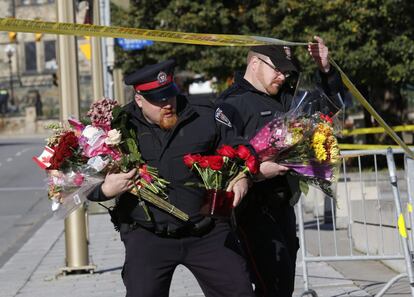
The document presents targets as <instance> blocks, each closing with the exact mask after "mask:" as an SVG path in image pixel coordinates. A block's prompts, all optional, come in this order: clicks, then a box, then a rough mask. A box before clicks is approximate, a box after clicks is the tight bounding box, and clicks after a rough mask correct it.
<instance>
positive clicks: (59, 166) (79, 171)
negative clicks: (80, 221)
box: [33, 98, 188, 221]
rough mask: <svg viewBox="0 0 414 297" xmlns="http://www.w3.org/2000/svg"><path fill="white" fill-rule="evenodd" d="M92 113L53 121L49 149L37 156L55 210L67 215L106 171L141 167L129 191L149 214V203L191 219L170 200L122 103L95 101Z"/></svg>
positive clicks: (180, 216) (183, 218) (108, 100)
mask: <svg viewBox="0 0 414 297" xmlns="http://www.w3.org/2000/svg"><path fill="white" fill-rule="evenodd" d="M87 116H88V118H86V119H84V120H82V121H78V120H76V119H70V120H69V121H68V124H69V125H67V126H63V125H60V124H59V125H53V126H52V127H51V128H52V129H53V131H54V133H53V135H52V136H51V137H50V138H48V139H47V145H46V147H45V150H44V151H43V153H42V154H41V155H40V156H39V157H33V159H34V161H35V162H36V163H37V164H38V165H39V166H40V167H41V168H43V169H45V170H46V171H47V172H48V176H49V179H48V186H49V191H48V197H49V198H50V199H51V200H52V210H54V211H56V210H58V209H62V207H61V206H64V207H63V209H64V211H63V212H62V211H61V213H63V216H66V215H67V214H69V213H70V212H71V211H72V210H74V209H75V208H77V207H79V206H80V205H81V204H82V203H83V202H84V201H85V197H86V196H87V194H88V193H89V191H90V190H92V189H93V188H94V187H95V186H96V185H97V184H98V183H99V182H102V181H103V179H104V176H105V174H107V173H110V172H121V171H122V172H127V171H130V170H132V169H134V168H136V169H137V174H136V175H135V177H134V178H133V188H132V189H131V190H130V192H131V193H132V194H134V195H135V196H137V199H139V200H140V205H142V207H143V208H144V210H145V212H146V213H147V216H148V218H150V214H149V210H148V207H147V206H146V203H147V202H148V203H151V204H153V205H155V206H157V207H159V208H160V209H162V210H165V211H167V212H169V213H171V214H172V215H174V216H176V217H177V218H180V219H182V220H184V221H186V220H188V215H187V214H185V213H183V212H182V211H180V210H179V209H177V208H175V207H174V206H173V205H171V204H170V203H169V202H168V201H167V194H166V187H167V184H168V182H167V181H166V180H164V179H162V178H160V177H159V176H158V172H157V169H156V168H153V167H150V166H148V165H147V164H146V163H145V162H144V160H143V159H142V158H141V154H140V153H139V150H138V143H137V138H136V135H135V131H134V130H133V129H128V128H127V122H128V114H127V113H125V112H124V111H123V110H122V109H121V107H120V106H119V105H118V104H117V102H116V101H113V100H110V99H106V98H104V99H101V100H99V101H97V102H94V103H93V104H92V105H91V108H90V110H89V112H88V113H87Z"/></svg>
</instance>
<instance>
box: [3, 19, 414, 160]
mask: <svg viewBox="0 0 414 297" xmlns="http://www.w3.org/2000/svg"><path fill="white" fill-rule="evenodd" d="M0 31H9V32H28V33H46V34H63V35H77V36H95V37H112V38H117V37H123V38H130V39H148V40H153V41H161V42H173V43H186V44H198V45H214V46H252V45H261V44H280V45H307V44H308V43H305V42H288V41H284V40H280V39H275V38H267V37H261V36H245V35H226V34H200V33H183V32H171V31H162V30H149V29H139V28H124V27H107V26H98V25H86V24H75V23H59V22H45V21H40V20H24V19H13V18H0ZM330 62H331V64H332V65H333V66H334V67H335V68H336V69H337V70H338V71H339V73H340V74H341V77H342V81H343V82H344V84H345V85H346V86H347V87H348V89H349V91H350V92H351V93H352V95H353V96H354V97H355V98H356V99H357V100H358V101H359V102H360V103H361V104H362V106H364V107H365V109H367V110H368V112H369V113H370V114H371V115H372V116H373V117H374V118H375V120H376V121H377V122H378V123H379V124H380V126H381V127H383V128H384V130H385V132H387V133H388V134H389V135H390V136H391V137H392V138H393V139H394V141H395V142H396V143H397V144H399V145H400V146H401V147H402V148H403V149H404V151H405V152H406V153H407V154H408V155H409V156H410V157H411V158H413V159H414V153H413V152H412V151H411V150H410V149H409V148H408V146H407V145H406V144H405V143H404V142H403V141H402V140H401V139H400V138H399V137H398V135H397V134H396V133H395V132H394V131H393V130H392V129H391V128H390V127H389V126H388V125H387V123H385V121H384V120H383V119H382V118H381V116H380V115H379V114H378V113H377V112H376V111H375V110H374V109H373V108H372V106H371V105H370V104H369V103H368V101H367V100H366V99H365V98H364V96H362V94H361V93H360V92H359V91H358V89H357V88H356V87H355V86H354V85H353V84H352V82H351V81H350V80H349V78H348V77H347V76H346V74H345V73H344V72H343V71H342V70H341V68H340V67H339V66H338V65H337V64H336V63H335V61H334V60H333V59H330Z"/></svg>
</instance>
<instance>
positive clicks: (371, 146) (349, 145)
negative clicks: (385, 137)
mask: <svg viewBox="0 0 414 297" xmlns="http://www.w3.org/2000/svg"><path fill="white" fill-rule="evenodd" d="M338 145H339V148H340V149H341V150H385V149H387V148H389V147H390V148H392V149H398V148H401V147H400V146H399V145H389V144H388V145H387V144H353V143H339V144H338ZM408 148H409V149H410V148H411V149H414V147H413V146H410V147H408Z"/></svg>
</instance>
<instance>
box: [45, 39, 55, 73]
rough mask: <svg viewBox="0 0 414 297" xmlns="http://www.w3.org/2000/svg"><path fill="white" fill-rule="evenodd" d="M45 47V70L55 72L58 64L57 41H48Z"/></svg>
mask: <svg viewBox="0 0 414 297" xmlns="http://www.w3.org/2000/svg"><path fill="white" fill-rule="evenodd" d="M44 47H45V70H46V71H55V70H56V69H57V64H56V41H55V40H46V41H45V42H44Z"/></svg>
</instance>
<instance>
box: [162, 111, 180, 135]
mask: <svg viewBox="0 0 414 297" xmlns="http://www.w3.org/2000/svg"><path fill="white" fill-rule="evenodd" d="M166 113H172V115H168V117H166V116H165V114H166ZM177 120H178V116H177V114H176V113H175V110H165V109H162V110H161V113H160V128H161V129H163V130H170V129H171V128H172V127H174V126H175V124H176V123H177Z"/></svg>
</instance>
